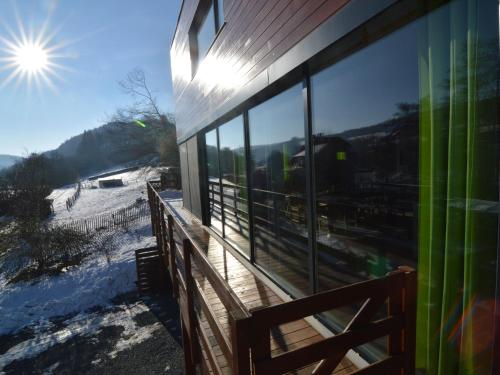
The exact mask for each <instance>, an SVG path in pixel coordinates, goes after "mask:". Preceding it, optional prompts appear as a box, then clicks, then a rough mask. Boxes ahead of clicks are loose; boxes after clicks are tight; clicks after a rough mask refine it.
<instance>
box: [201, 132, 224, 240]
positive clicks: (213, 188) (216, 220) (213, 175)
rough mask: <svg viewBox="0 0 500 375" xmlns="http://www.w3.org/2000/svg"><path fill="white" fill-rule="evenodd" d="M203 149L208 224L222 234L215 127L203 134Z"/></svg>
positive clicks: (217, 147) (217, 148)
mask: <svg viewBox="0 0 500 375" xmlns="http://www.w3.org/2000/svg"><path fill="white" fill-rule="evenodd" d="M205 151H206V161H207V178H208V181H207V185H208V205H209V207H208V212H209V220H210V225H211V226H212V228H214V229H215V230H216V231H218V232H219V233H220V234H222V199H221V187H220V182H221V181H220V173H219V146H218V141H217V129H214V130H212V131H211V132H208V133H206V134H205Z"/></svg>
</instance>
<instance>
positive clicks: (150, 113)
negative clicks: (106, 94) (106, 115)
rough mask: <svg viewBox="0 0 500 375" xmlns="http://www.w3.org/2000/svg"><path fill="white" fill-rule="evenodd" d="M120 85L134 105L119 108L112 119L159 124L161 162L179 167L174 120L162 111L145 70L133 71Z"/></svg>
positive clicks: (158, 144) (158, 136)
mask: <svg viewBox="0 0 500 375" xmlns="http://www.w3.org/2000/svg"><path fill="white" fill-rule="evenodd" d="M118 85H119V87H120V89H121V90H122V92H123V93H125V94H127V95H129V96H131V97H132V98H133V99H134V103H133V104H132V105H130V106H128V107H125V108H119V109H118V110H117V111H116V114H115V115H114V116H113V118H112V119H113V120H115V121H124V122H130V121H134V120H139V119H140V120H146V121H149V122H150V124H155V123H156V124H159V127H160V130H161V131H160V133H159V134H157V135H156V136H155V140H156V142H157V150H158V153H159V155H160V160H161V161H162V162H165V163H168V164H169V165H179V149H178V147H177V142H176V139H177V136H176V129H175V122H174V118H173V117H172V116H171V115H168V114H165V113H164V112H163V111H162V110H161V109H160V107H159V105H158V101H157V99H156V96H155V92H154V91H153V90H152V89H151V87H150V86H149V84H148V82H147V79H146V74H145V73H144V70H142V69H140V68H135V69H133V70H131V71H130V72H128V74H127V76H126V77H125V79H123V80H121V81H119V82H118Z"/></svg>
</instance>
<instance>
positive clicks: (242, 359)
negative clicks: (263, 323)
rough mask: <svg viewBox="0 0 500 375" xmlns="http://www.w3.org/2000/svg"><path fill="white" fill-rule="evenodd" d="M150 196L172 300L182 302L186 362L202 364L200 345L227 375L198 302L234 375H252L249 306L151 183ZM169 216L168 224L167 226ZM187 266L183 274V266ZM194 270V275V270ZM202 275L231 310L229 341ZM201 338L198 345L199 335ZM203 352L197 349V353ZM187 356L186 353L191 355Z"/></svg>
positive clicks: (216, 369) (218, 370) (213, 364)
mask: <svg viewBox="0 0 500 375" xmlns="http://www.w3.org/2000/svg"><path fill="white" fill-rule="evenodd" d="M148 196H149V197H150V202H153V204H152V207H151V216H152V221H153V222H154V224H153V227H154V229H153V232H154V234H155V235H156V237H157V241H158V242H159V243H160V242H161V243H162V244H163V245H164V246H163V247H164V248H165V252H168V254H165V256H166V257H167V259H168V263H169V266H170V277H171V280H172V294H173V295H175V296H177V297H179V302H180V307H181V312H182V314H181V315H182V316H183V318H182V319H181V320H182V323H183V324H182V326H183V340H185V357H186V358H187V359H186V360H187V362H186V366H187V363H188V362H189V363H191V366H192V365H193V364H194V363H196V362H197V361H199V357H200V350H201V347H199V345H200V344H201V345H202V346H203V350H204V351H205V354H206V355H207V357H208V359H209V363H210V368H211V370H212V371H213V372H214V373H216V374H222V373H223V371H222V370H221V368H220V367H219V365H218V363H217V360H216V358H215V355H214V353H213V351H212V349H211V348H210V347H209V346H210V345H209V341H208V335H207V333H206V332H205V328H204V327H203V326H202V325H201V324H200V322H199V320H198V318H197V317H196V314H195V313H194V309H195V306H194V300H195V299H196V300H197V301H198V305H199V306H200V308H201V311H203V313H204V316H205V318H206V320H207V322H208V325H209V327H210V330H211V331H212V333H213V335H214V338H215V339H216V341H217V343H218V345H219V347H220V348H221V351H222V353H223V354H224V356H225V357H226V359H227V362H228V364H229V366H230V367H231V368H232V369H233V373H235V374H242V375H243V374H250V356H249V353H250V352H249V350H250V347H249V343H248V332H247V333H245V334H243V333H244V332H245V330H244V327H247V326H248V319H249V317H250V313H249V311H248V310H247V309H246V307H245V305H244V304H243V303H242V302H241V301H240V300H239V299H238V297H237V296H236V294H235V293H234V291H233V290H232V289H231V287H230V286H229V284H228V283H227V281H226V280H224V279H223V278H222V276H221V275H220V274H219V272H218V271H217V270H216V269H215V268H214V267H213V265H212V264H211V263H210V261H209V260H208V258H207V256H206V254H205V252H204V251H203V249H202V248H201V247H200V246H199V245H198V243H197V241H195V240H194V239H193V236H192V234H191V233H190V232H189V231H188V230H186V229H185V227H184V226H183V225H182V224H181V223H180V222H179V220H178V219H177V218H176V217H175V215H174V213H173V212H172V211H171V209H170V207H168V206H167V205H166V204H165V203H164V202H163V200H162V199H161V198H160V196H159V194H158V193H157V191H156V189H155V187H154V186H153V185H151V184H149V183H148ZM165 216H166V219H167V220H166V223H165ZM176 234H177V237H178V239H180V240H181V241H182V252H181V251H179V250H180V249H179V245H178V242H176V239H175V237H176ZM179 264H182V269H179V268H178V265H179ZM193 267H194V269H193ZM195 269H196V270H198V271H199V272H201V274H202V275H203V276H204V277H205V278H206V279H207V280H208V281H209V283H210V285H211V286H212V289H213V290H214V292H215V294H216V295H217V297H218V298H219V300H220V301H221V302H222V304H223V305H224V307H225V308H226V309H227V311H228V314H229V323H230V335H229V336H228V335H227V333H226V332H225V330H224V329H223V328H222V326H221V324H220V323H219V321H218V320H217V318H216V314H215V312H214V311H213V310H212V308H211V306H210V303H209V301H208V297H207V295H206V294H205V292H204V291H203V289H202V288H201V286H200V285H199V284H198V282H197V281H196V279H195V278H194V276H193V272H194V270H195ZM195 333H196V335H197V336H198V342H197V343H195V342H194V340H193V338H194V337H195V336H194V335H195ZM197 348H198V349H197ZM186 350H187V352H186Z"/></svg>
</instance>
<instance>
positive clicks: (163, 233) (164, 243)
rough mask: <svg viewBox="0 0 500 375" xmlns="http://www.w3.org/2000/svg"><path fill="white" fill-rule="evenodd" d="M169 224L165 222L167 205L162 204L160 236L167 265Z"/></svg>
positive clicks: (166, 264)
mask: <svg viewBox="0 0 500 375" xmlns="http://www.w3.org/2000/svg"><path fill="white" fill-rule="evenodd" d="M166 237H167V224H166V223H165V206H164V205H163V204H160V238H161V251H162V255H163V260H164V262H165V266H166V267H168V260H169V257H168V248H167V239H166Z"/></svg>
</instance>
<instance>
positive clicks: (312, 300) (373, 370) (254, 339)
mask: <svg viewBox="0 0 500 375" xmlns="http://www.w3.org/2000/svg"><path fill="white" fill-rule="evenodd" d="M147 188H148V197H149V201H150V204H151V219H152V226H153V234H154V235H155V236H156V238H157V241H158V247H159V249H161V251H162V255H163V259H164V260H165V264H166V265H167V266H168V273H169V278H170V282H171V293H172V295H173V296H175V297H176V298H178V300H179V306H180V311H181V325H182V337H183V346H184V354H185V371H186V374H195V373H196V369H197V368H199V369H200V370H201V371H202V372H203V373H207V374H208V373H209V372H212V373H214V374H223V373H226V372H224V371H223V369H222V368H221V367H220V364H219V361H218V360H217V353H215V351H214V349H213V345H212V344H211V340H210V339H215V340H216V342H217V344H218V347H219V348H220V350H221V352H222V354H223V356H224V357H225V359H226V361H227V364H228V366H229V367H230V369H231V371H232V373H233V374H245V375H246V374H266V375H267V374H281V373H286V372H290V371H293V370H296V369H300V368H303V367H304V366H306V365H310V364H315V363H318V364H317V366H316V367H315V368H314V370H313V372H312V373H313V374H315V375H319V374H331V373H332V372H333V370H334V369H335V368H336V367H337V365H338V364H339V363H340V362H341V360H342V359H343V358H344V356H345V355H346V354H347V352H348V351H349V350H350V349H353V348H356V347H358V346H360V345H363V344H366V343H369V342H371V341H373V340H376V339H378V338H381V337H388V353H387V357H386V358H385V359H383V360H381V361H379V362H377V363H374V364H372V365H370V366H368V367H365V368H363V369H359V370H357V371H355V372H353V373H356V374H364V375H366V374H398V375H413V374H414V373H415V314H416V312H415V310H416V273H415V271H414V270H412V269H410V268H403V267H402V268H400V269H398V270H396V271H394V272H392V273H390V274H389V275H387V276H385V277H382V278H379V279H374V280H369V281H364V282H360V283H357V284H353V285H348V286H345V287H341V288H338V289H335V290H329V291H326V292H322V293H317V294H314V295H311V296H307V297H304V298H300V299H296V300H293V301H289V302H284V303H280V304H277V305H273V306H269V307H264V308H260V309H256V310H252V311H249V310H248V309H247V308H246V307H245V305H244V304H243V303H242V302H241V301H240V299H239V298H238V296H237V295H236V294H235V292H234V291H233V290H232V288H231V287H230V286H229V284H228V282H227V281H226V280H225V279H224V278H222V276H221V275H220V274H219V272H218V271H217V270H216V269H215V268H214V267H213V265H212V264H211V263H210V261H209V260H208V258H207V256H206V254H205V252H204V251H203V249H202V248H201V247H200V245H199V244H198V243H197V242H196V241H194V240H193V238H192V235H191V234H190V232H189V228H186V227H184V226H183V225H182V224H181V223H180V222H179V221H178V220H177V219H176V216H175V215H174V212H173V211H172V210H171V209H170V207H168V206H167V205H166V204H165V203H164V201H163V200H162V199H161V197H160V196H159V194H158V193H157V188H158V187H157V186H156V185H155V184H152V183H148V186H147ZM200 275H201V277H202V280H203V282H208V283H210V286H211V288H212V289H213V291H214V292H215V294H216V296H217V297H218V299H219V300H220V301H221V303H222V304H223V305H224V307H225V309H226V310H227V312H228V316H229V332H228V330H227V329H225V328H224V327H223V326H222V324H221V322H220V321H219V320H218V318H217V316H216V312H214V310H213V308H212V306H211V304H210V301H209V296H208V295H207V294H206V292H205V291H204V289H203V288H202V286H201V285H200V281H199V280H200ZM353 304H361V307H360V309H359V310H358V312H357V313H356V314H355V315H354V317H353V319H352V320H351V321H350V323H349V324H348V325H347V326H346V328H345V329H344V331H343V332H341V333H339V334H337V335H335V336H332V337H329V338H324V339H323V340H321V341H319V342H314V343H311V344H310V345H307V346H303V347H300V348H296V349H291V350H288V351H285V352H282V353H280V354H277V355H273V354H272V352H271V344H270V342H271V341H270V335H271V332H272V330H273V329H274V328H275V327H278V326H280V325H282V324H286V323H289V322H293V321H296V320H299V319H302V318H304V317H308V316H311V315H316V314H320V313H322V312H325V311H329V310H333V309H337V308H341V307H343V306H352V305H353ZM384 305H386V306H387V309H385V311H386V313H385V315H384V316H382V317H381V316H380V311H381V310H383V309H382V307H383V306H384ZM377 314H378V315H377ZM202 319H204V321H202ZM205 321H206V322H205Z"/></svg>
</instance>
